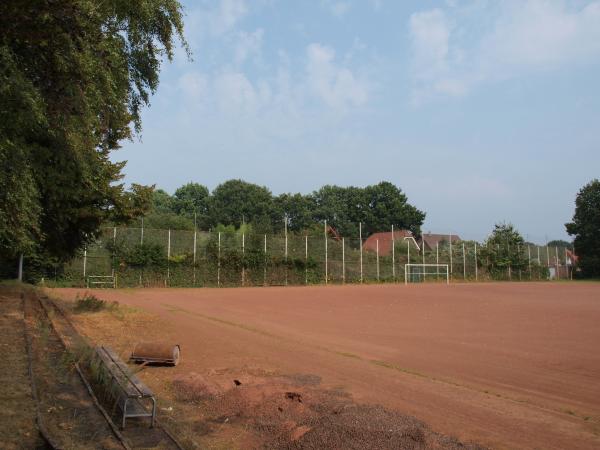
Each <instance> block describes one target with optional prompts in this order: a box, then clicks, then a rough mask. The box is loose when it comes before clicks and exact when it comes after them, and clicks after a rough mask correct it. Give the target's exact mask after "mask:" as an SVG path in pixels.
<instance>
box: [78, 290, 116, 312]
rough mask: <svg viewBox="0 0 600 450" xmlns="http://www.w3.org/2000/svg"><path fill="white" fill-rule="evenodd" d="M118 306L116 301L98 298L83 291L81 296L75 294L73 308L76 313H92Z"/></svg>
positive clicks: (113, 308)
mask: <svg viewBox="0 0 600 450" xmlns="http://www.w3.org/2000/svg"><path fill="white" fill-rule="evenodd" d="M118 307H119V304H118V303H117V302H110V303H109V302H107V301H106V300H102V299H99V298H98V297H96V296H95V295H93V294H88V293H85V294H84V295H83V297H80V296H79V294H77V297H76V298H75V307H74V308H73V310H74V311H75V312H76V313H78V314H81V313H94V312H100V311H105V310H110V311H112V310H115V309H117V308H118Z"/></svg>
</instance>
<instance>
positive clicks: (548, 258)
mask: <svg viewBox="0 0 600 450" xmlns="http://www.w3.org/2000/svg"><path fill="white" fill-rule="evenodd" d="M546 260H547V263H548V270H550V249H549V248H548V244H546Z"/></svg>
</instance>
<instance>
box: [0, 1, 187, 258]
mask: <svg viewBox="0 0 600 450" xmlns="http://www.w3.org/2000/svg"><path fill="white" fill-rule="evenodd" d="M177 37H179V38H180V40H181V42H183V44H184V46H185V41H184V40H183V24H182V10H181V5H180V4H179V2H178V1H176V0H136V1H130V0H105V1H102V2H99V1H96V0H57V1H42V0H34V1H28V2H24V1H22V0H3V1H2V2H0V166H1V167H2V172H0V188H1V190H0V217H1V218H2V219H1V220H0V257H1V258H0V259H3V260H7V259H11V258H14V257H16V255H17V254H19V253H22V252H25V253H27V252H36V253H38V254H46V255H48V256H53V257H58V258H68V257H69V256H71V255H73V254H74V252H76V251H77V250H78V249H79V248H81V246H82V245H83V244H84V243H86V242H88V241H89V240H91V239H93V237H94V236H95V235H96V234H97V232H98V229H99V226H100V224H101V223H102V222H103V221H105V220H126V219H128V218H130V217H131V215H133V214H134V213H135V212H136V211H137V210H139V207H140V206H142V207H143V206H147V203H148V201H147V200H148V190H147V189H142V188H141V187H136V188H135V189H134V190H132V191H131V192H130V193H127V192H126V191H125V188H124V186H123V184H122V183H120V180H121V178H122V174H121V170H122V168H123V166H124V163H115V162H112V161H111V159H110V154H111V152H112V151H113V150H115V149H117V148H119V143H120V142H121V141H122V140H123V139H128V138H131V137H132V136H133V135H134V133H135V132H139V131H140V130H141V119H140V111H141V108H142V107H143V106H144V105H147V104H148V102H149V98H150V95H151V94H152V93H153V92H154V91H155V90H156V88H157V86H158V76H159V71H160V67H161V64H162V62H163V61H164V60H165V59H168V60H170V59H171V58H172V56H173V46H174V40H175V39H176V38H177ZM137 194H139V195H141V198H140V199H135V198H134V197H135V196H136V195H137ZM129 207H131V208H133V209H129V210H128V208H129Z"/></svg>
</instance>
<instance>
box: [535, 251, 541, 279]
mask: <svg viewBox="0 0 600 450" xmlns="http://www.w3.org/2000/svg"><path fill="white" fill-rule="evenodd" d="M536 247H537V261H538V265H539V266H540V268H541V267H542V260H541V259H540V246H539V245H536ZM541 279H542V271H541V270H539V269H538V280H541Z"/></svg>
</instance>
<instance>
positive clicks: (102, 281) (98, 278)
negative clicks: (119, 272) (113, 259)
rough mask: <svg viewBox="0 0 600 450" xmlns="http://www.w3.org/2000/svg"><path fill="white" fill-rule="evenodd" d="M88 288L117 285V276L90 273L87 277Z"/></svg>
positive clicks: (114, 286)
mask: <svg viewBox="0 0 600 450" xmlns="http://www.w3.org/2000/svg"><path fill="white" fill-rule="evenodd" d="M87 287H88V288H113V289H115V288H116V287H117V277H115V276H114V275H90V276H88V277H87Z"/></svg>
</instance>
